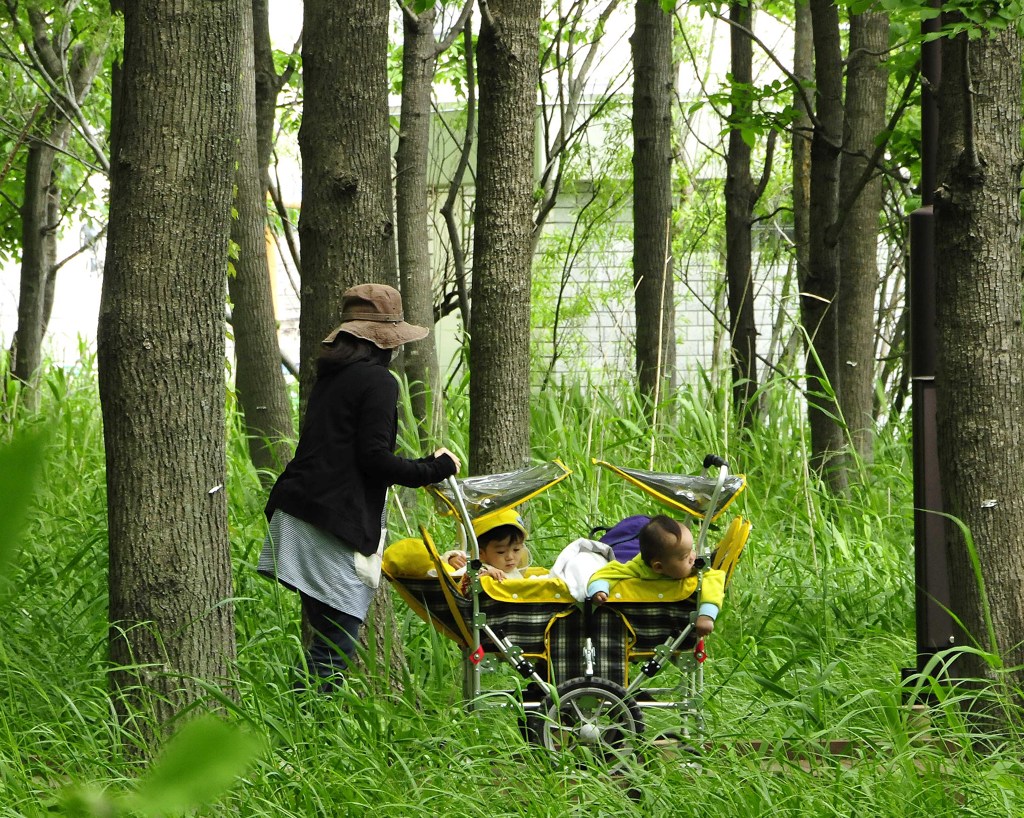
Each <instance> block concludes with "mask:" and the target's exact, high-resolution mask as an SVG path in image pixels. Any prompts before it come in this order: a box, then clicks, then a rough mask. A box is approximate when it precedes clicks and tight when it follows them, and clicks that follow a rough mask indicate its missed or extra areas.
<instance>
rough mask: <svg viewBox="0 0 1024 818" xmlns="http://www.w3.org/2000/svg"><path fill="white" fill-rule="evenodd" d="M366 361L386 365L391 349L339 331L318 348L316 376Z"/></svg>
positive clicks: (389, 359) (389, 358)
mask: <svg viewBox="0 0 1024 818" xmlns="http://www.w3.org/2000/svg"><path fill="white" fill-rule="evenodd" d="M360 361H368V362H370V363H375V364H381V365H383V366H387V365H388V364H389V363H390V362H391V350H390V349H381V348H380V347H379V346H377V345H376V344H374V343H371V342H370V341H366V340H364V339H363V338H356V336H354V335H349V334H348V333H347V332H339V333H338V336H337V337H336V338H335V339H334V343H333V344H331V345H330V346H328V347H324V348H323V349H321V350H320V355H319V357H318V358H317V359H316V374H317V377H320V376H321V375H327V374H329V373H331V372H336V371H337V370H339V369H341V368H342V367H343V366H348V365H349V364H354V363H358V362H360Z"/></svg>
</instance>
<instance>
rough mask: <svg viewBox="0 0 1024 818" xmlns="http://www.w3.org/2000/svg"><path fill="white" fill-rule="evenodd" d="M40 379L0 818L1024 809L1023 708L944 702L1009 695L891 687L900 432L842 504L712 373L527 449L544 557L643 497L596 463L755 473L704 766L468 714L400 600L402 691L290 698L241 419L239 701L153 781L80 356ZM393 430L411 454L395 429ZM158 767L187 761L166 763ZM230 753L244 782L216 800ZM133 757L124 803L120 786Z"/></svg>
mask: <svg viewBox="0 0 1024 818" xmlns="http://www.w3.org/2000/svg"><path fill="white" fill-rule="evenodd" d="M43 389H44V400H43V402H42V408H41V409H40V410H39V412H38V413H37V414H34V415H31V416H25V414H24V413H19V415H18V416H17V420H16V422H15V423H12V424H5V425H4V426H3V427H2V430H0V445H2V444H7V443H8V442H9V441H10V440H11V439H12V438H17V439H19V440H20V439H22V438H23V437H24V436H25V435H26V434H29V433H31V432H32V431H33V430H36V429H43V430H46V433H47V437H46V441H47V442H46V457H45V461H44V466H43V471H42V477H41V480H40V482H39V490H38V492H37V497H36V500H35V504H34V506H33V508H32V512H31V514H30V516H29V518H28V523H27V526H26V529H25V535H24V538H23V542H22V545H21V548H20V552H19V553H18V554H17V555H16V556H15V557H14V558H13V562H12V563H11V564H10V565H9V566H7V569H6V571H5V572H4V576H5V577H6V580H0V610H2V611H3V614H4V615H3V618H2V622H3V624H2V625H0V818H6V816H36V815H40V816H41V815H52V814H55V813H56V814H79V815H103V814H124V815H127V814H181V813H183V812H187V811H188V810H189V809H192V810H193V812H192V813H190V814H197V815H210V816H214V815H216V816H219V815H225V814H232V815H234V814H237V815H241V816H250V815H251V816H315V815H324V816H344V815H367V814H373V815H381V816H419V815H424V816H426V815H430V816H433V815H437V814H444V813H448V812H450V813H455V814H459V815H473V816H475V815H480V816H505V815H509V816H519V815H530V816H533V815H537V816H555V815H576V814H579V815H611V814H614V815H622V816H634V815H635V816H641V815H650V814H673V815H685V816H690V815H694V816H735V815H744V816H760V815H765V816H767V815H772V816H776V815H781V816H804V815H814V816H818V815H824V816H829V815H843V816H851V815H872V816H894V818H895V817H896V816H917V815H920V816H929V818H939V817H940V816H947V815H948V816H954V815H955V816H963V815H978V816H995V815H1014V814H1021V812H1022V811H1024V785H1022V783H1021V781H1022V773H1024V769H1022V767H1024V764H1022V760H1021V754H1020V751H1019V749H1018V748H1019V747H1020V746H1021V743H1020V739H1021V736H1020V735H1019V734H1017V733H1016V732H1014V728H1013V727H1010V728H1004V730H1003V732H999V733H996V732H994V731H993V732H992V733H991V734H990V735H988V736H986V737H985V738H987V741H986V742H984V751H982V749H981V747H980V742H979V741H978V736H977V734H976V732H974V733H972V732H971V730H969V729H968V727H967V725H966V724H965V722H964V717H963V715H962V712H963V711H962V708H961V707H959V706H958V705H959V703H960V699H958V698H957V697H958V696H966V695H970V696H971V697H972V698H973V699H974V700H981V699H986V700H987V701H988V703H989V704H990V705H991V706H993V707H997V708H1003V709H1009V710H1011V711H1013V713H1014V714H1015V718H1016V719H1017V723H1019V711H1017V710H1016V709H1015V708H1016V702H1018V701H1019V698H1015V694H1013V693H1012V692H1009V693H1008V692H1006V691H1005V690H1003V689H1001V688H999V687H997V686H989V687H988V688H986V689H984V690H981V691H979V690H971V691H970V692H969V694H968V693H967V692H963V693H957V692H950V691H947V690H944V689H942V688H938V687H936V688H935V689H934V691H933V692H934V693H935V694H936V696H937V703H936V705H935V707H933V709H932V710H931V712H930V715H929V718H928V719H927V720H923V721H922V720H921V718H920V716H919V715H916V714H912V713H911V712H910V710H909V709H908V708H907V707H906V706H905V704H904V698H903V695H902V691H901V689H900V668H902V667H904V666H908V665H912V664H913V662H914V640H913V594H912V587H911V578H912V575H913V564H912V551H911V549H912V540H913V537H912V517H911V496H912V486H911V482H910V464H909V460H908V458H909V451H908V449H909V445H908V441H907V434H906V429H905V428H904V427H903V426H899V425H896V426H893V427H891V428H888V429H885V430H883V431H882V432H881V433H880V436H879V440H878V445H877V456H876V459H875V462H874V463H873V464H872V465H870V466H869V467H866V470H867V474H868V477H869V479H867V480H866V481H865V482H864V483H863V484H861V485H860V486H858V487H857V488H856V489H855V490H854V491H853V492H852V494H851V496H850V498H849V499H847V500H844V501H842V502H839V501H832V500H829V499H827V498H825V497H824V496H823V495H822V494H821V493H820V492H819V491H818V488H817V486H816V484H815V483H814V481H813V480H812V479H811V477H810V475H809V474H808V473H807V470H806V466H805V464H806V462H807V457H806V451H805V449H804V446H803V444H802V443H801V441H802V440H803V439H804V429H803V421H802V417H801V415H800V412H799V407H798V405H797V402H796V400H795V398H794V396H793V395H792V393H791V392H789V391H788V387H787V386H786V385H785V383H782V382H780V383H777V384H773V385H771V386H770V387H769V389H770V390H771V396H770V397H771V405H772V406H773V417H772V418H771V421H770V422H765V424H764V426H763V428H760V429H758V430H756V431H754V432H753V433H739V432H737V431H736V430H735V429H734V428H732V426H731V420H730V418H729V417H728V411H727V408H726V407H727V400H726V397H727V396H726V395H725V394H724V393H722V392H721V390H718V391H716V390H714V389H713V388H712V386H711V383H710V380H705V381H703V382H700V383H697V384H694V385H691V386H687V387H684V388H683V389H681V390H680V391H679V393H678V395H677V396H676V397H675V398H674V400H673V401H672V403H671V404H670V405H665V406H663V407H662V408H661V410H660V419H661V423H660V424H659V428H658V429H657V430H652V429H651V428H650V426H649V425H648V423H647V422H646V421H645V420H644V419H643V413H642V412H641V411H640V407H639V406H638V405H637V404H636V403H635V401H633V400H632V399H631V398H630V396H629V392H628V390H627V389H625V388H624V387H622V388H612V389H604V390H599V389H596V388H589V387H584V386H580V387H563V388H560V389H558V390H555V389H554V388H551V389H549V390H548V391H547V392H545V393H544V394H543V395H542V396H540V397H539V398H538V399H537V401H536V402H535V404H534V406H533V432H532V435H533V436H532V444H533V449H534V454H535V456H536V457H537V458H551V457H556V456H557V457H561V458H562V459H563V460H564V461H565V462H566V463H567V464H568V465H569V466H570V467H571V468H572V469H573V470H574V474H573V475H572V477H571V478H570V479H569V480H567V481H566V482H565V483H564V484H562V485H561V486H559V487H556V488H555V489H553V490H552V491H550V492H548V493H547V494H546V495H544V496H542V497H540V498H537V499H536V500H535V501H532V502H531V503H530V508H529V514H528V517H529V522H530V525H531V530H532V534H533V536H532V537H531V543H532V545H533V548H534V553H535V559H536V561H538V562H542V563H544V562H548V561H550V559H552V558H553V556H554V554H556V553H557V551H558V550H559V548H560V547H561V546H562V545H564V544H565V543H566V542H567V541H568V540H569V539H571V538H573V537H576V536H579V535H580V534H583V533H585V532H586V531H587V530H589V528H590V527H591V526H593V525H598V524H607V523H610V522H613V521H614V520H616V519H618V518H619V517H621V516H624V515H625V514H629V513H641V512H651V511H654V510H655V507H654V506H653V505H652V503H650V502H649V501H647V500H646V499H644V498H643V497H642V496H641V495H639V494H638V493H636V492H634V491H633V490H632V489H630V488H628V487H625V486H623V485H621V484H619V483H618V482H616V481H615V478H613V477H612V476H610V475H609V474H607V473H603V472H596V471H595V469H594V467H593V466H591V464H590V460H591V458H592V457H598V458H602V459H607V460H610V461H612V462H615V463H618V464H621V465H627V466H636V467H644V468H646V467H648V466H653V467H654V468H656V469H659V470H665V471H682V472H690V473H693V472H696V471H698V470H699V467H700V461H701V459H702V458H703V455H704V454H705V453H707V452H711V451H714V452H718V453H720V454H723V455H725V456H726V457H728V459H729V460H730V462H731V463H732V465H733V467H734V468H735V469H736V470H738V471H742V472H745V473H746V474H747V475H748V479H749V488H748V490H747V492H746V493H745V495H744V496H743V498H742V501H741V502H740V504H739V507H738V511H741V512H742V513H743V514H744V515H745V516H747V517H749V518H750V519H751V520H753V522H754V531H753V534H752V537H751V542H750V545H749V546H748V548H747V551H746V552H745V554H744V556H743V559H742V561H741V563H740V567H739V569H738V571H737V574H736V577H735V580H734V583H733V585H732V587H731V588H730V591H729V594H728V598H727V600H726V607H725V609H724V610H723V612H722V615H721V617H720V619H719V624H718V627H717V629H716V632H715V635H714V637H713V638H712V639H711V640H709V648H710V654H711V658H710V660H709V662H708V664H707V666H706V694H707V699H708V701H707V706H706V715H707V719H708V727H709V740H710V743H709V748H708V750H707V753H706V755H705V757H704V758H703V759H702V763H701V769H700V770H699V771H697V770H695V769H694V768H692V767H691V766H687V765H686V764H684V763H682V762H681V759H680V758H678V757H676V756H674V755H671V754H667V753H665V752H662V751H659V750H656V749H654V748H648V749H646V750H645V751H644V752H643V753H642V757H641V758H640V759H638V762H637V764H636V765H635V766H634V767H633V768H632V769H631V770H630V771H628V772H627V773H626V774H624V775H622V776H615V777H612V776H609V775H608V774H607V773H605V772H604V771H603V770H601V769H594V768H587V767H579V766H578V765H574V764H571V763H556V762H553V761H552V759H551V758H549V757H548V756H546V755H545V754H544V753H543V752H541V751H539V750H536V749H534V748H531V747H528V746H527V745H526V744H524V743H523V741H522V740H521V738H520V737H519V732H518V729H517V724H516V719H515V718H514V715H513V714H512V713H509V712H505V711H498V712H485V713H476V714H474V713H467V712H466V710H465V707H464V706H463V703H462V702H461V701H460V692H459V691H460V686H459V679H460V676H459V673H460V670H459V663H458V656H457V652H456V650H455V647H454V646H453V645H451V644H450V643H448V642H445V641H444V640H442V639H441V638H439V637H438V636H437V635H436V634H435V633H434V632H433V631H432V630H431V629H429V628H428V627H426V626H425V625H423V623H422V622H420V621H419V620H418V619H417V618H416V617H415V616H413V615H412V614H411V612H409V611H408V609H407V608H406V607H405V606H404V605H403V604H402V603H401V602H400V601H399V602H398V604H397V605H396V610H397V614H398V617H397V623H398V624H397V628H398V633H397V634H395V635H394V638H398V639H401V641H402V644H403V646H404V649H405V653H406V657H407V660H408V674H407V678H406V683H405V685H404V690H403V691H402V692H397V693H392V694H387V695H381V694H380V693H379V692H378V691H377V686H375V685H373V684H372V683H371V680H366V679H361V678H353V679H352V681H351V685H350V687H349V688H348V689H346V690H345V691H343V692H341V693H339V694H338V695H336V696H335V697H333V698H319V697H315V696H310V695H303V694H295V693H292V692H291V684H292V670H291V668H292V666H293V664H294V663H295V661H296V657H297V655H298V651H299V629H298V622H297V614H298V612H297V605H296V601H295V599H294V598H293V595H291V594H289V593H288V592H286V591H283V590H281V589H280V588H278V587H277V586H275V585H273V584H272V583H269V582H267V581H265V580H263V579H261V578H259V577H257V576H256V574H255V572H254V571H253V566H254V564H255V561H256V556H257V554H258V551H259V547H260V544H261V542H262V538H263V531H264V521H263V518H262V504H263V501H264V497H265V495H264V491H263V489H262V488H261V487H260V485H259V481H258V479H257V475H256V474H255V473H254V471H253V470H252V468H251V466H249V464H248V462H247V459H246V458H247V455H246V450H245V445H244V441H243V440H242V439H241V438H240V436H239V435H238V434H237V429H238V425H237V423H235V422H234V421H233V422H232V425H231V428H232V430H234V432H233V435H232V438H231V441H230V445H229V458H230V460H229V484H228V490H229V498H230V506H229V515H230V517H229V521H230V536H231V542H232V547H233V553H234V559H235V565H234V567H235V593H236V598H237V601H236V618H237V629H238V690H239V693H240V697H239V701H238V702H237V703H230V702H229V703H227V707H228V721H229V722H230V723H231V724H232V725H234V726H236V727H237V728H238V731H239V732H230V733H227V734H209V735H206V734H202V735H200V737H199V738H193V739H192V740H193V742H194V743H193V744H188V739H187V738H183V739H182V742H183V747H184V748H185V749H182V750H179V760H178V761H177V762H175V761H174V759H173V757H172V758H171V759H168V760H165V761H163V762H161V763H159V764H157V765H156V767H155V769H154V770H150V771H149V772H148V773H147V772H146V771H145V770H144V769H142V768H141V767H142V765H141V764H140V762H138V761H136V760H134V759H133V757H131V755H130V754H127V753H126V752H125V751H124V749H123V740H124V739H125V737H126V736H125V734H124V733H123V732H122V730H123V728H121V727H119V726H118V725H117V722H116V721H115V720H114V718H113V717H112V714H111V709H110V704H109V701H108V699H107V695H106V675H105V671H106V667H105V656H106V638H107V623H106V613H107V610H106V524H105V515H106V510H105V502H106V500H105V483H104V466H103V442H102V434H101V421H100V411H99V402H98V396H97V391H96V386H95V373H94V369H93V366H92V364H91V363H90V362H86V363H85V365H84V366H83V367H82V368H81V370H80V371H78V372H75V373H67V372H62V371H52V372H49V373H48V374H47V375H46V377H45V378H44V381H43ZM447 416H448V418H449V422H450V424H451V427H450V429H449V431H448V433H447V435H446V438H445V442H447V443H448V444H449V445H451V447H452V448H453V449H454V450H456V451H457V452H459V453H460V454H463V455H464V454H465V447H466V432H465V430H466V423H465V418H466V416H467V409H466V405H465V401H464V399H463V398H462V397H460V396H454V397H452V398H450V399H449V402H448V413H447ZM402 440H403V441H404V443H405V445H410V447H411V443H410V441H412V440H413V438H412V436H411V434H410V433H409V432H408V431H407V432H406V433H405V434H404V436H403V438H402ZM397 501H398V502H399V503H400V506H401V508H400V510H399V509H398V508H397V507H396V508H395V509H394V510H393V512H392V517H391V528H392V534H393V537H397V536H403V535H406V534H412V533H414V532H415V531H416V526H417V525H418V524H419V523H425V524H427V525H429V526H430V528H431V529H432V530H434V531H435V532H437V534H438V538H439V539H440V540H441V544H444V541H445V538H446V537H448V536H450V528H448V527H447V526H448V524H447V523H446V522H444V521H439V520H437V518H436V517H434V516H433V511H432V507H431V504H430V503H429V502H427V501H426V498H425V497H424V495H423V494H422V493H419V492H404V491H403V492H400V493H399V494H398V498H397ZM1012 724H1013V719H1011V725H1012ZM1007 731H1009V732H1007ZM839 740H846V741H849V742H851V744H850V749H849V750H848V754H847V756H845V757H842V758H837V757H832V756H829V755H827V754H826V755H821V754H820V752H819V751H820V748H821V747H822V746H823V745H824V744H827V743H828V742H832V741H839ZM204 742H205V743H204ZM758 742H760V743H761V745H760V749H757V750H755V746H757V745H756V743H758ZM210 746H216V747H217V749H218V752H217V753H214V754H210V753H209V752H208V748H209V747H210ZM204 747H205V748H207V750H205V751H204V750H203V748H204ZM204 752H207V755H205V756H204V755H203V753H204ZM801 755H802V756H803V757H804V760H803V761H802V760H801V759H800V758H799V756H801ZM172 756H173V753H172ZM181 758H184V759H185V761H181ZM190 759H192V760H191V761H190ZM807 759H810V760H809V761H808V760H807ZM175 763H177V764H180V765H184V766H183V767H182V770H184V772H181V771H179V773H178V774H177V775H173V776H172V775H171V773H170V772H168V771H169V770H177V769H178V768H177V767H175ZM235 763H237V767H234V766H232V764H235ZM190 764H191V768H195V770H194V771H193V772H192V773H189V772H188V770H189V769H191V768H190V767H189V765H190ZM239 770H241V771H242V772H241V774H240V776H239V777H238V779H237V781H235V783H234V786H232V787H231V788H230V789H229V790H228V791H227V792H226V793H223V794H220V795H216V794H215V793H218V792H221V790H222V788H223V780H229V779H230V778H233V777H234V776H235V774H236V773H237V772H238V771H239ZM229 774H230V775H229ZM140 775H141V776H142V782H143V783H142V784H140V785H138V786H139V787H140V790H139V792H140V793H141V794H138V795H132V793H133V792H135V790H136V786H137V785H136V782H137V781H138V780H139V777H140ZM161 776H162V777H161ZM190 776H192V778H190ZM218 776H220V777H218ZM225 776H228V778H226V779H225ZM169 778H170V779H173V782H171V783H168V780H167V779H169ZM193 779H194V780H193ZM222 779H223V780H222ZM174 782H176V783H174ZM183 782H184V783H183ZM172 784H173V786H172ZM190 787H191V789H190ZM211 798H213V799H214V800H213V801H212V803H211V802H210V799H211ZM190 804H196V805H199V806H194V807H189V805H190Z"/></svg>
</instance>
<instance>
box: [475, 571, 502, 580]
mask: <svg viewBox="0 0 1024 818" xmlns="http://www.w3.org/2000/svg"><path fill="white" fill-rule="evenodd" d="M480 576H482V577H490V578H491V579H493V580H495V581H496V582H504V581H505V572H504V571H500V570H498V569H497V568H484V569H483V570H482V571H481V572H480Z"/></svg>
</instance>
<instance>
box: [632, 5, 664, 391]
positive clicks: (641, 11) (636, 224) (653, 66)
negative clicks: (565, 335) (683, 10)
mask: <svg viewBox="0 0 1024 818" xmlns="http://www.w3.org/2000/svg"><path fill="white" fill-rule="evenodd" d="M630 45H631V47H632V53H633V288H634V291H635V294H636V295H635V298H636V372H637V385H638V388H639V390H640V393H641V394H642V395H644V396H646V397H648V398H650V399H651V400H653V401H657V400H659V399H660V398H661V397H663V394H662V392H663V388H664V386H665V385H666V383H667V382H670V379H671V377H672V371H673V368H674V364H675V360H674V358H675V320H674V318H675V296H674V288H673V275H672V257H671V252H672V248H671V243H670V241H671V240H670V237H671V223H672V88H673V82H672V65H673V64H672V16H671V15H670V14H666V13H665V12H664V11H663V10H662V8H661V5H660V4H659V3H657V2H654V0H637V4H636V30H635V31H634V32H633V36H632V38H630Z"/></svg>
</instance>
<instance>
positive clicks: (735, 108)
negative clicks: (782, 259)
mask: <svg viewBox="0 0 1024 818" xmlns="http://www.w3.org/2000/svg"><path fill="white" fill-rule="evenodd" d="M729 19H730V20H731V21H732V22H733V23H735V24H736V25H734V26H732V27H731V28H730V31H729V37H730V42H731V52H730V53H731V58H732V71H731V73H732V81H733V83H734V85H736V86H739V88H738V89H737V90H735V91H734V98H733V102H732V114H731V121H730V130H729V153H728V157H727V159H726V177H725V267H726V280H727V283H728V289H729V332H730V335H731V338H732V396H733V405H734V406H735V408H736V412H737V414H738V415H739V418H740V422H741V423H742V424H743V425H748V424H750V422H751V421H752V420H753V417H754V409H755V407H754V406H753V399H754V393H755V391H756V390H757V325H756V323H755V321H754V277H753V274H752V269H751V266H752V258H751V257H752V246H751V235H750V230H751V224H752V221H753V214H754V204H755V201H754V181H753V179H752V178H751V175H750V159H751V152H752V151H751V147H752V146H751V145H750V144H748V143H747V141H746V139H745V138H744V133H743V126H744V124H745V120H749V118H750V116H751V114H752V111H751V105H750V101H749V97H747V96H745V95H746V93H747V90H746V88H747V87H748V86H750V85H751V83H752V82H753V77H754V75H753V69H752V62H753V43H752V42H751V39H750V35H749V34H748V33H747V32H749V31H752V30H753V13H752V10H751V7H750V6H749V5H748V4H747V3H745V2H744V3H740V2H735V3H732V4H731V5H730V6H729Z"/></svg>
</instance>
